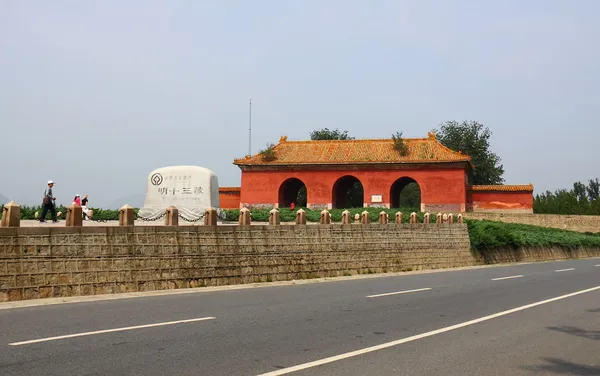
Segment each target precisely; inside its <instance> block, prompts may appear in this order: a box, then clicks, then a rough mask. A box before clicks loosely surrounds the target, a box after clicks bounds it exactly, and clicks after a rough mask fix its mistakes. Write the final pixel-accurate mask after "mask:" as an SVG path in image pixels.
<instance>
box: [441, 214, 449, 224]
mask: <svg viewBox="0 0 600 376" xmlns="http://www.w3.org/2000/svg"><path fill="white" fill-rule="evenodd" d="M442 223H448V214H446V213H444V215H442Z"/></svg>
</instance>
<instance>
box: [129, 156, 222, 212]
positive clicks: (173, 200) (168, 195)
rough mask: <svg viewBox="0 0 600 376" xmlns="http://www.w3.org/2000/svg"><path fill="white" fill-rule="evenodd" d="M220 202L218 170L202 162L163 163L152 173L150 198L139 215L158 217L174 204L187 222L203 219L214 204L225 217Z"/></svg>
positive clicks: (148, 186) (148, 194) (149, 176)
mask: <svg viewBox="0 0 600 376" xmlns="http://www.w3.org/2000/svg"><path fill="white" fill-rule="evenodd" d="M219 206H220V205H219V182H218V179H217V175H216V174H215V173H214V172H212V171H211V170H209V169H207V168H204V167H199V166H171V167H163V168H159V169H157V170H154V171H152V172H151V173H150V174H149V175H148V183H147V191H146V200H145V201H144V207H142V208H141V209H140V210H139V211H138V218H139V219H141V220H144V221H157V220H159V219H162V218H163V217H164V216H165V215H167V212H168V208H169V207H174V208H177V211H178V217H179V218H181V219H182V220H183V221H185V222H200V221H202V220H203V219H204V215H205V213H206V210H208V209H211V208H216V211H217V217H218V218H219V219H221V220H224V219H225V218H226V215H225V212H224V211H223V210H221V209H218V208H219Z"/></svg>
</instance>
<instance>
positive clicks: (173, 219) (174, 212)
mask: <svg viewBox="0 0 600 376" xmlns="http://www.w3.org/2000/svg"><path fill="white" fill-rule="evenodd" d="M165 226H179V210H178V209H177V208H176V207H174V206H169V207H168V208H167V214H166V215H165Z"/></svg>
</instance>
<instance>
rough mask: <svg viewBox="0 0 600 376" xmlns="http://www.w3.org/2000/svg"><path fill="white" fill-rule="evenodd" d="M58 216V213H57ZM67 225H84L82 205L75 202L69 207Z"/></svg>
mask: <svg viewBox="0 0 600 376" xmlns="http://www.w3.org/2000/svg"><path fill="white" fill-rule="evenodd" d="M57 217H58V215H57ZM65 226H67V227H81V226H83V211H82V209H81V206H79V205H77V204H75V203H73V204H72V205H71V206H69V207H68V208H67V220H66V221H65Z"/></svg>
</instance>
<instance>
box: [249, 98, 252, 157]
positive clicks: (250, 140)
mask: <svg viewBox="0 0 600 376" xmlns="http://www.w3.org/2000/svg"><path fill="white" fill-rule="evenodd" d="M248 155H252V98H250V106H249V107H248Z"/></svg>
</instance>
